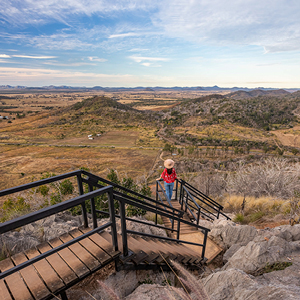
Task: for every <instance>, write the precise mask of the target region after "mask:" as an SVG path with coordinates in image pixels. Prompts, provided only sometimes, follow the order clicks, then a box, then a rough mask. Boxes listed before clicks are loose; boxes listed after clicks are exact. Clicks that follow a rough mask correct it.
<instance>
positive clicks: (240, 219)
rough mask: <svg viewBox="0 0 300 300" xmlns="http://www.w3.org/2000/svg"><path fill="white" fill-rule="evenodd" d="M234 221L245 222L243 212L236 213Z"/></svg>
mask: <svg viewBox="0 0 300 300" xmlns="http://www.w3.org/2000/svg"><path fill="white" fill-rule="evenodd" d="M233 222H236V223H240V224H245V222H246V220H245V217H244V215H243V214H240V213H238V214H236V216H235V218H234V219H233Z"/></svg>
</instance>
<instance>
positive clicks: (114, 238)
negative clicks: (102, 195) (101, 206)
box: [108, 188, 119, 251]
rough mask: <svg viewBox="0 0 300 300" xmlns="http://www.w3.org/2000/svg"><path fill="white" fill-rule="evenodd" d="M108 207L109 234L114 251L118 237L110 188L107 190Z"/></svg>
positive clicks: (116, 247) (116, 249) (116, 248)
mask: <svg viewBox="0 0 300 300" xmlns="http://www.w3.org/2000/svg"><path fill="white" fill-rule="evenodd" d="M108 209H109V218H110V222H111V223H112V224H111V236H112V243H113V246H114V249H115V251H118V250H119V249H118V239H117V227H116V214H115V205H114V195H113V190H112V188H111V189H110V190H109V192H108Z"/></svg>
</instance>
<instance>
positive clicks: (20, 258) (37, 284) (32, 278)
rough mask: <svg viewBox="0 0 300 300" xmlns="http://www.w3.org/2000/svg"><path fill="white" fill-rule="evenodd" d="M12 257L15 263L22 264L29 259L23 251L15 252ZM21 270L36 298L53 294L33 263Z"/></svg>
mask: <svg viewBox="0 0 300 300" xmlns="http://www.w3.org/2000/svg"><path fill="white" fill-rule="evenodd" d="M11 259H12V261H13V262H14V263H15V265H20V264H21V263H23V262H26V261H27V260H28V259H27V257H26V256H25V254H24V253H22V252H20V253H17V254H15V255H14V256H12V257H11ZM19 272H20V273H21V275H22V277H23V279H24V281H25V282H26V285H27V287H28V289H29V290H30V291H31V293H32V295H33V296H34V298H35V299H44V298H45V297H47V296H48V295H49V294H51V293H50V292H49V290H48V288H47V287H46V286H45V284H44V282H43V281H42V279H41V278H40V277H39V275H38V274H37V272H36V271H35V269H34V267H33V266H32V265H31V266H28V267H26V268H24V269H21V270H20V271H19Z"/></svg>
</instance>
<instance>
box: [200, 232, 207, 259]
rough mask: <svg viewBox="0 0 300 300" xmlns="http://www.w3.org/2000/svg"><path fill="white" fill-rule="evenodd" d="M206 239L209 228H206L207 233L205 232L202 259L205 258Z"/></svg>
mask: <svg viewBox="0 0 300 300" xmlns="http://www.w3.org/2000/svg"><path fill="white" fill-rule="evenodd" d="M206 241H207V230H205V233H204V239H203V248H202V255H201V257H202V259H204V258H205V248H206Z"/></svg>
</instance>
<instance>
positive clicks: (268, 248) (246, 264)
mask: <svg viewBox="0 0 300 300" xmlns="http://www.w3.org/2000/svg"><path fill="white" fill-rule="evenodd" d="M289 253H290V247H289V243H288V242H287V241H286V240H284V239H282V238H279V237H276V236H272V237H271V239H270V240H268V241H264V242H257V243H256V242H253V241H251V242H249V243H248V244H247V245H246V246H242V247H241V248H239V249H238V250H237V251H236V252H235V253H234V254H233V255H232V256H231V257H230V258H229V259H228V262H227V263H226V265H225V266H224V267H223V270H229V269H231V268H238V269H240V270H243V271H245V272H247V273H251V272H254V271H256V270H258V269H260V268H263V267H264V266H265V265H266V264H273V263H275V262H277V261H282V260H283V258H284V256H286V255H288V254H289Z"/></svg>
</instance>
